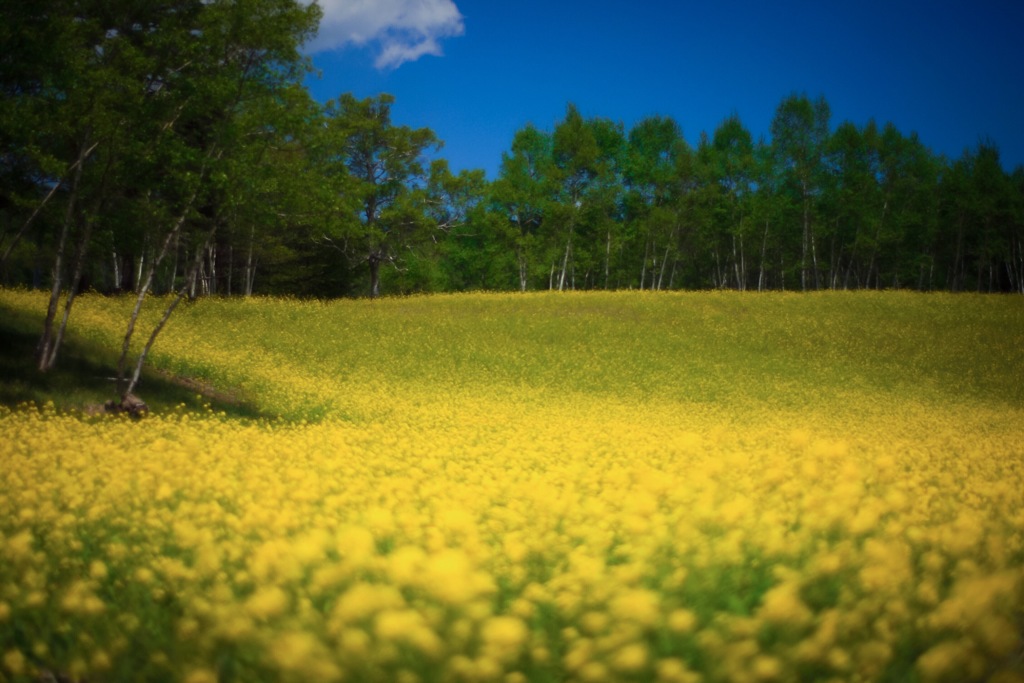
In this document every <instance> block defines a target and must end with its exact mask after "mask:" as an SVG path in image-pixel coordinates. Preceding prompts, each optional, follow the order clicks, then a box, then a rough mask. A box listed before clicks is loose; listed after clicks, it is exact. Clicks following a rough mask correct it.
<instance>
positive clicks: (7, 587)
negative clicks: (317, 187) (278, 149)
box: [0, 291, 1024, 683]
mask: <svg viewBox="0 0 1024 683" xmlns="http://www.w3.org/2000/svg"><path fill="white" fill-rule="evenodd" d="M43 301H44V300H43V298H42V297H41V296H39V295H38V294H33V293H27V292H11V291H0V310H2V309H4V308H6V309H8V310H19V311H29V310H38V311H39V312H40V313H41V311H42V302H43ZM78 305H79V306H80V307H81V308H80V309H76V312H75V315H74V317H73V320H75V325H76V327H75V328H74V329H73V330H72V334H73V335H77V338H79V339H82V340H93V341H98V342H102V343H105V344H108V345H109V344H116V340H117V337H118V335H119V334H121V333H122V329H123V324H124V318H125V314H126V311H127V309H128V307H129V305H130V304H129V303H128V302H125V301H123V300H117V299H104V298H100V297H92V296H89V297H85V298H84V299H83V300H82V301H81V303H80V304H78ZM180 313H181V314H180V316H178V315H177V314H176V317H175V318H174V319H173V320H172V323H171V325H170V326H169V328H168V330H167V331H166V336H165V337H161V339H160V341H159V342H158V344H157V347H156V349H155V352H154V353H155V356H154V359H153V362H154V363H155V364H156V365H158V366H160V367H163V368H165V369H167V370H170V371H173V372H178V373H181V374H188V375H189V376H195V377H200V378H202V379H203V380H204V381H209V382H212V383H214V384H215V385H219V386H224V387H228V386H230V387H239V388H241V389H243V390H245V391H246V392H247V393H248V394H249V395H251V396H254V397H255V400H256V401H257V402H258V403H259V406H260V408H261V410H262V411H263V412H264V413H265V414H267V415H280V416H282V417H281V419H275V418H266V419H261V420H237V419H230V418H228V417H226V416H224V415H223V414H219V413H216V412H214V411H198V412H196V411H191V410H187V409H185V408H181V409H179V410H177V411H175V412H171V413H167V414H158V415H153V416H150V417H148V418H146V419H144V420H141V421H138V422H134V421H131V420H127V419H118V418H96V417H87V416H84V415H80V414H76V413H65V412H61V411H57V410H55V409H53V408H52V407H46V406H44V407H41V408H35V407H21V408H18V409H16V410H10V409H3V408H0V478H2V479H0V481H2V483H0V558H2V559H0V677H6V678H7V679H10V680H26V681H29V680H38V676H39V675H40V672H41V671H49V672H53V673H55V674H56V673H60V674H63V675H67V676H69V677H72V678H73V679H76V680H77V679H82V680H89V681H114V680H169V681H189V682H191V683H198V682H200V681H218V680H221V681H251V680H269V681H277V680H281V681H321V680H322V681H403V682H413V681H422V682H424V683H426V682H428V681H452V682H457V681H508V682H514V681H665V682H671V681H679V682H688V681H736V682H744V681H790V680H837V681H839V680H843V681H897V680H921V681H965V680H967V681H971V680H978V681H981V680H994V681H1005V682H1011V681H1024V390H1022V389H1021V388H1020V386H1019V385H1020V384H1021V379H1022V378H1024V307H1022V306H1021V302H1020V301H1019V300H1018V299H1016V298H1005V297H974V296H951V295H935V296H932V295H907V294H900V293H882V294H878V293H858V294H827V295H807V296H798V295H787V294H772V295H767V296H759V295H742V294H735V293H733V294H714V293H698V294H678V295H676V294H671V295H664V296H654V295H649V294H646V293H645V294H639V293H620V294H570V295H566V296H552V295H529V296H510V295H482V294H473V295H458V296H446V297H422V298H413V299H393V300H383V301H345V302H332V303H317V302H299V301H283V300H255V301H247V302H241V301H216V300H209V301H200V302H198V303H197V304H195V305H192V306H190V307H187V308H185V309H184V310H182V311H181V312H180ZM148 315H150V316H155V315H156V313H155V312H151V313H149V314H148ZM150 320H152V317H151V318H150ZM140 393H142V395H143V397H144V396H145V386H144V385H143V386H142V387H140ZM0 679H2V678H0Z"/></svg>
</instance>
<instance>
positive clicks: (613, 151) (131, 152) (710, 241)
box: [0, 0, 1024, 345]
mask: <svg viewBox="0 0 1024 683" xmlns="http://www.w3.org/2000/svg"><path fill="white" fill-rule="evenodd" d="M0 13H2V16H0V41H2V44H3V45H4V50H3V53H2V54H3V56H2V57H0V88H2V93H3V98H2V102H0V283H2V284H3V285H4V286H27V287H31V288H47V289H50V290H51V291H52V292H53V298H52V305H51V313H50V315H49V316H48V318H49V320H48V328H49V326H50V325H51V324H56V323H55V322H54V321H55V319H56V316H57V306H58V303H57V302H58V300H61V301H64V300H65V299H61V297H64V296H66V295H70V297H68V298H70V299H71V300H73V298H74V294H75V293H76V292H78V291H85V290H96V291H99V292H104V293H114V292H126V293H129V292H130V293H133V294H135V295H137V296H139V297H140V300H141V297H144V296H145V295H146V293H147V292H155V293H168V292H174V293H176V294H179V295H180V296H188V297H197V296H205V295H226V296H236V295H242V296H248V295H252V294H257V293H259V294H279V295H293V296H302V297H307V296H314V297H338V296H367V295H368V296H377V295H380V294H394V293H411V292H438V291H460V290H468V289H484V290H521V291H527V290H538V289H558V290H568V289H649V290H668V289H683V288H685V289H709V288H730V289H739V290H780V289H796V290H815V289H860V288H871V289H876V288H910V289H917V290H937V289H941V290H951V291H965V290H970V291H984V292H1019V293H1024V169H1022V168H1017V169H1016V170H1014V171H1013V172H1012V173H1010V172H1007V171H1006V170H1005V169H1004V167H1003V165H1002V164H1001V162H1000V159H999V150H998V149H997V147H996V146H995V145H994V144H992V143H990V142H981V143H980V144H979V145H978V146H977V147H976V148H975V149H973V150H970V151H968V152H965V153H964V154H963V155H962V156H961V157H960V158H957V159H948V158H946V157H943V156H940V155H936V154H935V153H934V152H932V150H930V149H929V148H928V146H927V145H926V144H925V143H924V142H923V141H922V140H920V139H919V138H918V137H917V135H916V134H915V133H913V132H909V133H907V132H904V131H900V130H899V129H897V128H896V127H895V126H894V125H892V124H888V123H882V124H880V123H876V122H875V121H868V122H867V123H866V124H863V125H858V124H855V123H851V122H848V121H839V122H837V121H834V120H833V118H832V116H831V112H830V108H829V105H828V103H827V101H826V100H825V98H824V97H817V98H812V97H809V96H808V95H806V94H802V93H793V94H789V95H786V96H785V97H783V98H782V99H781V101H780V103H779V105H778V107H777V109H776V111H775V114H774V117H773V118H772V120H771V122H770V137H769V138H768V139H754V138H753V137H752V135H751V133H750V131H749V129H748V128H747V126H746V125H745V124H744V122H743V121H741V120H740V118H739V117H738V116H737V115H735V114H733V115H731V116H727V117H725V118H724V119H723V120H722V122H721V124H720V125H719V126H718V127H717V128H716V129H715V130H714V131H710V132H701V133H700V135H699V141H698V142H697V144H696V146H692V145H690V144H688V143H687V141H686V139H685V138H684V136H683V125H684V123H685V122H679V121H676V120H674V119H672V118H670V117H666V116H651V117H648V118H645V119H643V120H641V121H638V122H636V123H635V124H634V125H632V126H631V127H629V128H628V129H627V127H625V126H624V125H623V124H622V123H621V122H616V121H613V120H609V119H606V118H601V117H590V118H587V117H584V116H583V115H582V114H581V113H580V111H579V110H578V109H577V108H576V107H575V106H573V105H572V104H569V105H568V106H567V108H566V111H565V114H564V117H563V118H562V119H561V120H560V121H559V122H558V123H557V124H556V125H555V126H554V127H553V129H550V130H545V129H541V128H538V127H536V126H533V125H526V126H524V127H522V128H521V129H520V130H518V131H516V132H515V134H514V136H513V137H512V139H511V140H510V141H509V147H508V150H507V151H506V152H505V153H504V154H503V155H502V159H501V165H500V170H499V172H498V174H497V177H495V178H493V179H488V178H487V177H486V176H485V174H484V172H483V171H479V170H469V171H461V172H459V173H453V172H452V171H451V170H450V168H449V166H448V164H447V162H446V161H445V160H444V158H443V157H442V156H441V152H440V149H441V142H442V141H441V140H439V139H438V138H437V136H436V135H435V134H434V133H433V132H432V131H431V130H430V129H429V128H410V127H407V126H400V125H397V124H395V123H394V122H392V120H391V115H390V113H391V107H392V105H393V103H394V101H393V99H392V98H391V97H390V96H388V95H385V94H381V95H379V96H376V97H371V98H367V99H364V100H360V99H357V98H355V97H353V96H352V95H350V94H340V95H339V97H337V98H336V99H334V100H331V101H329V102H326V103H321V102H317V101H314V100H313V98H312V97H311V95H310V93H309V92H308V90H307V89H306V88H305V86H304V82H305V79H306V78H307V77H308V75H309V73H310V71H311V64H310V62H309V60H308V58H306V57H304V56H303V54H302V52H301V47H302V45H303V44H304V43H305V42H306V41H308V40H309V39H310V38H311V37H313V36H314V35H315V32H316V28H317V24H318V21H319V9H318V8H317V6H316V5H315V4H311V5H306V4H304V3H300V2H296V1H295V0H248V1H247V2H245V3H240V2H236V1H232V0H210V1H204V0H165V1H161V2H147V3H140V2H134V1H131V0H115V1H114V2H108V1H105V2H96V1H95V0H82V1H78V2H70V1H67V0H40V1H39V2H33V3H6V4H5V5H4V7H3V9H2V10H0ZM67 311H68V312H70V303H68V304H67ZM57 345H59V341H58V342H57Z"/></svg>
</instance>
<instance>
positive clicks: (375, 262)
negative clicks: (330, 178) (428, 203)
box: [325, 94, 441, 297]
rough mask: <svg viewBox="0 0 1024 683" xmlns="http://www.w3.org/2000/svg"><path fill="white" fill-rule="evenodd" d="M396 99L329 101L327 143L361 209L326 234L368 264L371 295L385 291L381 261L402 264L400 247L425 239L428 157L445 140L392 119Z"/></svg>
mask: <svg viewBox="0 0 1024 683" xmlns="http://www.w3.org/2000/svg"><path fill="white" fill-rule="evenodd" d="M393 103H394V98H393V97H391V96H390V95H380V96H378V97H375V98H367V99H364V100H358V99H356V98H355V97H354V96H352V95H351V94H345V95H342V96H341V97H339V98H338V99H337V100H335V101H332V102H329V103H328V105H327V135H328V136H329V138H328V142H327V145H328V146H329V149H330V150H331V151H332V152H333V154H334V155H336V158H337V160H338V162H339V163H341V164H342V165H344V167H345V168H346V169H347V171H348V174H349V176H350V178H351V180H352V192H353V195H354V197H355V198H356V200H357V202H358V210H357V215H356V216H351V215H340V216H338V221H337V222H336V223H335V226H334V227H333V228H332V230H331V231H330V234H327V235H325V237H326V238H327V240H328V241H329V243H330V244H333V245H334V246H336V247H337V248H338V249H339V250H340V251H342V252H343V253H344V254H346V255H347V256H348V257H349V258H351V259H356V260H358V261H359V262H364V263H366V264H367V266H368V269H369V276H370V296H371V297H377V296H379V295H380V268H381V265H383V264H385V263H390V264H393V265H396V266H397V265H398V263H399V261H400V259H401V256H402V254H401V252H402V251H403V250H405V249H407V248H408V247H410V246H411V245H412V244H414V243H415V242H417V241H419V240H422V239H423V238H424V235H425V233H426V226H427V220H426V217H425V213H424V211H425V196H424V193H423V191H422V189H423V185H424V184H425V183H426V180H427V174H426V171H425V169H424V165H423V157H424V155H425V154H426V152H427V151H428V150H431V149H437V148H439V147H440V145H441V143H440V141H439V140H438V139H437V137H436V136H435V135H434V133H433V131H431V130H430V129H428V128H419V129H412V128H408V127H406V126H396V125H394V124H392V122H391V105H392V104H393Z"/></svg>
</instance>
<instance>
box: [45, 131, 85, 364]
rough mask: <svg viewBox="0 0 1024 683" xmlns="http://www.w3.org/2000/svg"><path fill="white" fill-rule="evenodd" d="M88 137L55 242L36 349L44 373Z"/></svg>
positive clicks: (80, 155)
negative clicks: (41, 328) (49, 282)
mask: <svg viewBox="0 0 1024 683" xmlns="http://www.w3.org/2000/svg"><path fill="white" fill-rule="evenodd" d="M87 145H88V137H87V138H86V140H84V141H83V142H82V145H81V146H80V147H79V150H78V161H77V163H76V164H75V177H74V179H73V180H72V182H71V190H70V194H69V195H68V206H67V209H66V211H65V212H64V223H63V225H62V226H61V230H60V237H59V238H58V240H57V252H56V254H55V255H54V258H53V272H52V277H53V285H52V287H51V288H50V302H49V304H48V305H47V307H46V319H45V320H44V321H43V334H42V336H41V337H40V339H39V345H38V346H37V347H36V355H37V360H38V367H39V369H40V370H41V371H43V372H46V371H47V370H49V369H50V368H51V367H52V366H51V365H50V357H51V355H53V354H54V353H55V350H54V346H55V342H56V339H55V337H54V331H53V321H54V318H56V317H57V305H58V303H59V301H60V293H61V290H62V289H63V287H64V280H63V277H64V250H65V249H66V248H67V242H68V235H69V233H70V232H71V223H72V222H73V221H74V219H75V201H76V200H77V198H78V189H79V186H80V185H81V181H82V166H83V163H82V162H83V161H84V160H85V157H86V155H87V152H88V151H89V150H90V149H92V148H91V147H87Z"/></svg>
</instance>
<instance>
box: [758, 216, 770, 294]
mask: <svg viewBox="0 0 1024 683" xmlns="http://www.w3.org/2000/svg"><path fill="white" fill-rule="evenodd" d="M767 253H768V219H767V218H766V219H764V238H763V239H762V240H761V267H760V269H759V272H758V274H757V291H759V292H763V291H764V289H765V284H766V283H765V280H764V278H765V271H764V266H765V257H766V255H767Z"/></svg>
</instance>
